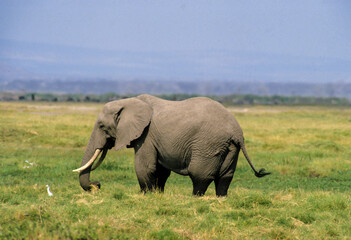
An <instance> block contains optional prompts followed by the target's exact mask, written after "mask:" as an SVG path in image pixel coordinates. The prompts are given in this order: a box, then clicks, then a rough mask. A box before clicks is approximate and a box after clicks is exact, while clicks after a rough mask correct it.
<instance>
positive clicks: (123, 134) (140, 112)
mask: <svg viewBox="0 0 351 240" xmlns="http://www.w3.org/2000/svg"><path fill="white" fill-rule="evenodd" d="M118 102H119V104H121V108H120V109H119V111H118V112H117V113H116V115H115V121H116V124H117V127H116V144H115V149H116V150H119V149H121V148H124V147H126V146H128V145H130V143H131V142H132V141H133V140H135V139H137V138H139V137H140V136H141V135H142V133H143V131H144V129H145V128H146V127H147V126H148V125H149V123H150V121H151V116H152V108H151V107H150V106H149V105H148V104H147V103H145V102H143V101H141V100H139V99H136V98H130V99H124V100H120V101H118Z"/></svg>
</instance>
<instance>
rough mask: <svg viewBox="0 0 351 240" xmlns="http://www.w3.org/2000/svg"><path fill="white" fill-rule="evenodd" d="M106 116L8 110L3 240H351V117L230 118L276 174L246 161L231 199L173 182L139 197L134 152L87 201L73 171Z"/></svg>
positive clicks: (73, 106) (59, 108)
mask: <svg viewBox="0 0 351 240" xmlns="http://www.w3.org/2000/svg"><path fill="white" fill-rule="evenodd" d="M101 108H102V104H90V103H69V104H67V103H44V102H43V103H31V102H27V103H25V102H10V103H9V102H0V216H1V217H0V239H351V108H350V107H284V106H274V107H271V106H245V107H230V108H229V110H230V111H231V112H232V113H233V114H234V115H235V116H236V118H237V120H238V121H239V123H240V125H241V127H242V129H243V131H244V136H245V138H246V148H247V150H248V153H249V155H250V157H251V159H252V160H253V162H254V164H255V166H256V168H258V169H259V168H261V167H264V168H266V169H267V170H269V171H271V172H272V175H269V176H266V177H264V178H262V179H258V178H256V177H255V176H254V174H253V172H252V170H251V169H250V167H249V165H248V163H247V162H246V160H245V159H244V157H243V155H242V153H241V154H240V158H239V163H238V167H237V171H236V173H235V176H234V179H233V182H232V184H231V187H230V189H229V192H228V197H227V198H217V197H216V196H215V191H214V185H213V184H211V186H210V187H209V189H208V191H207V192H206V195H205V196H204V197H193V196H192V195H191V192H192V184H191V181H190V178H188V177H183V176H179V175H177V174H175V173H172V174H171V176H170V178H169V180H168V182H167V184H166V189H165V193H164V194H160V193H149V194H146V195H144V194H141V193H140V192H139V186H138V182H137V179H136V175H135V173H134V166H133V161H134V153H133V150H131V149H125V150H122V151H118V152H116V151H110V152H109V153H108V155H107V158H106V159H105V161H104V163H103V164H102V165H101V166H100V167H99V168H98V169H97V170H95V171H94V172H92V176H91V178H92V180H99V181H100V182H101V184H102V187H101V189H100V191H93V192H84V191H83V190H82V189H81V187H80V186H79V182H78V174H77V173H73V172H72V170H73V169H75V168H77V167H79V166H80V162H81V158H82V156H83V153H84V149H85V145H86V143H87V141H88V139H89V136H90V133H91V130H92V128H93V124H94V122H95V119H96V116H97V114H98V112H99V111H100V109H101ZM25 161H28V162H29V163H33V166H31V165H30V164H28V163H27V162H25ZM46 184H49V185H50V187H51V191H52V192H53V194H54V196H52V197H49V196H48V194H47V191H46V186H45V185H46Z"/></svg>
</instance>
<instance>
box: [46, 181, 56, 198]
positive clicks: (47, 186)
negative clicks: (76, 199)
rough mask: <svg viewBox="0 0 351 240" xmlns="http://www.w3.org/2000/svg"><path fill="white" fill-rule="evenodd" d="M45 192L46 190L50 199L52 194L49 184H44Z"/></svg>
mask: <svg viewBox="0 0 351 240" xmlns="http://www.w3.org/2000/svg"><path fill="white" fill-rule="evenodd" d="M46 190H48V195H49V196H50V197H52V196H54V194H53V193H52V192H51V191H50V187H49V184H46Z"/></svg>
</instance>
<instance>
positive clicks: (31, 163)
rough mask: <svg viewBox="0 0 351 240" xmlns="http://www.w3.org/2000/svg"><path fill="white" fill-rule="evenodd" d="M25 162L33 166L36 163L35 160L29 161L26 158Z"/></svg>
mask: <svg viewBox="0 0 351 240" xmlns="http://www.w3.org/2000/svg"><path fill="white" fill-rule="evenodd" d="M25 162H26V163H28V164H29V165H30V166H31V167H33V166H34V165H36V163H35V162H29V161H28V160H26V161H25ZM27 168H29V166H27Z"/></svg>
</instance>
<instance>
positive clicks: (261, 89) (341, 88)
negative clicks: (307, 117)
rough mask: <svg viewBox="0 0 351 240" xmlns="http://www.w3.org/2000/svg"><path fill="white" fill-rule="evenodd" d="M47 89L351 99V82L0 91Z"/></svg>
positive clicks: (3, 85)
mask: <svg viewBox="0 0 351 240" xmlns="http://www.w3.org/2000/svg"><path fill="white" fill-rule="evenodd" d="M6 91H14V92H46V93H82V94H104V93H108V92H114V93H117V94H139V93H149V94H199V95H230V94H254V95H259V96H272V95H281V96H313V97H342V98H347V99H349V100H351V83H320V84H317V83H274V82H271V83H269V82H268V83H264V82H261V83H257V82H226V81H211V82H210V81H205V82H191V81H148V80H145V81H142V80H130V81H111V80H104V79H96V80H90V81H84V80H73V81H63V80H51V81H45V80H12V81H4V79H2V80H1V79H0V92H6Z"/></svg>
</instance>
